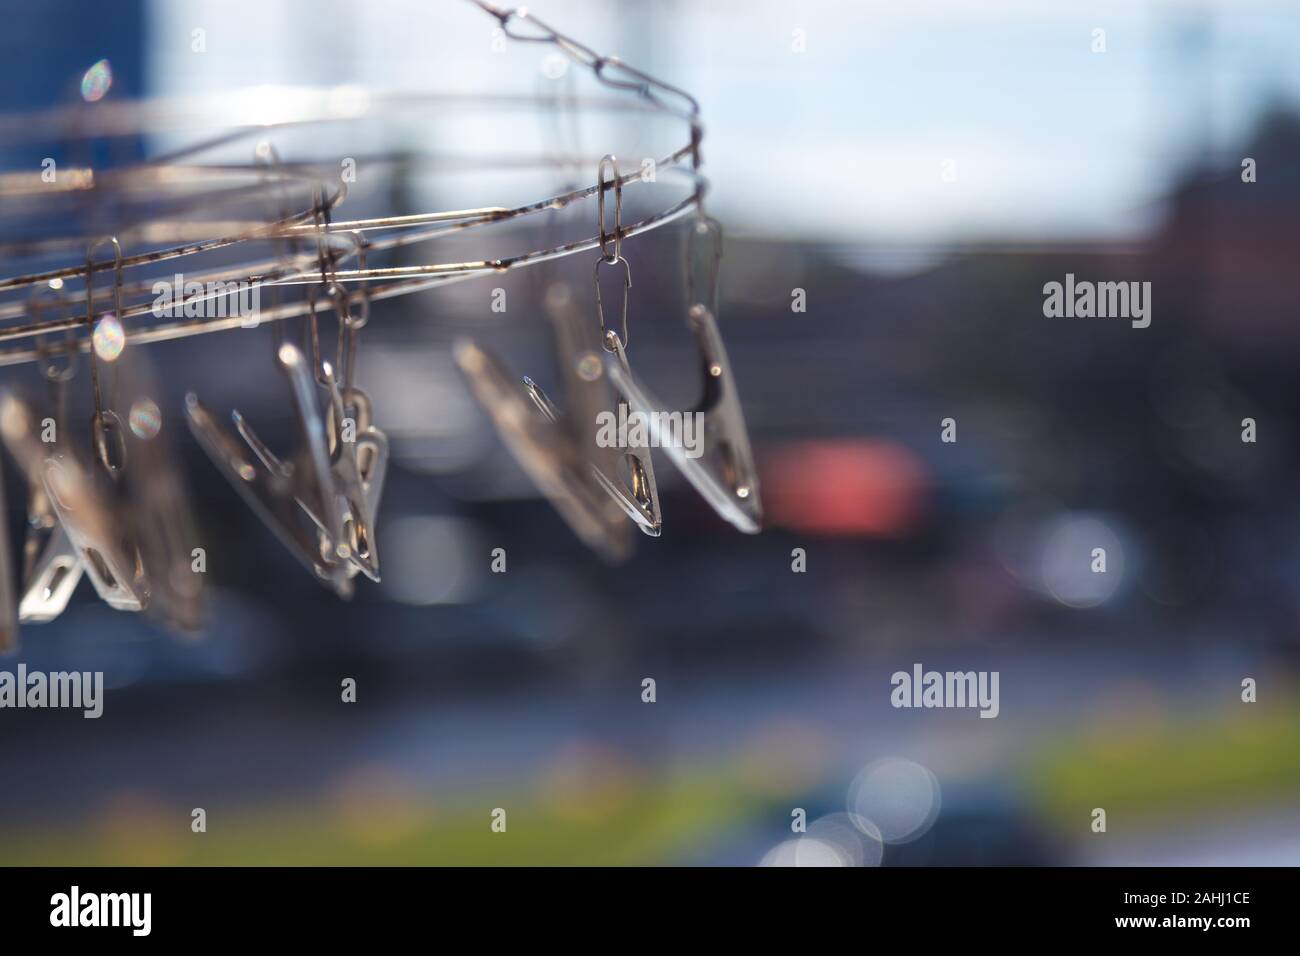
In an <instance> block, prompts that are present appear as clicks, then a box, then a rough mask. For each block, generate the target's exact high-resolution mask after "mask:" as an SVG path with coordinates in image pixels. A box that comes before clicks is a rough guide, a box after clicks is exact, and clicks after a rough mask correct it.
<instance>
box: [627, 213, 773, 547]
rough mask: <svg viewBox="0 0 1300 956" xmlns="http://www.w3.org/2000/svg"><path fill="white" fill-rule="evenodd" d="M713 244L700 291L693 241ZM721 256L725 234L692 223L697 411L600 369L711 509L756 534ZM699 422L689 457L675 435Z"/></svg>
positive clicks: (755, 502) (752, 472) (713, 225)
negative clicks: (696, 445) (724, 330)
mask: <svg viewBox="0 0 1300 956" xmlns="http://www.w3.org/2000/svg"><path fill="white" fill-rule="evenodd" d="M705 237H709V238H711V239H712V241H713V252H712V255H711V256H710V257H709V258H708V259H707V260H706V262H707V267H708V273H707V274H708V281H707V283H706V288H707V291H706V292H703V293H700V292H699V286H697V284H696V282H695V269H696V267H697V265H698V262H697V259H696V256H695V253H696V251H697V250H696V242H697V241H698V240H699V239H702V238H705ZM721 259H722V229H721V227H720V226H719V225H718V223H717V222H716V221H715V220H713V219H709V218H703V217H702V218H700V219H699V220H697V222H696V224H695V226H694V228H693V229H692V232H691V234H690V237H689V239H688V242H687V266H686V268H687V298H688V300H689V302H690V305H689V308H688V309H687V313H686V319H687V325H689V326H690V328H691V331H692V332H694V334H695V342H696V347H697V349H698V352H699V356H700V360H701V365H702V370H703V377H704V394H703V397H702V398H701V400H700V402H699V403H698V404H697V405H696V406H695V408H694V409H692V410H691V411H688V412H685V413H680V412H679V413H669V412H668V411H667V410H666V406H665V405H664V403H663V402H661V401H659V400H658V399H657V398H656V397H655V396H654V395H653V394H652V393H651V392H650V391H649V390H648V389H647V388H646V387H645V386H644V385H642V384H641V383H640V382H639V381H637V379H636V377H635V376H634V375H633V374H632V373H631V372H630V370H628V369H627V367H626V366H625V365H621V364H620V363H618V362H614V361H610V359H609V357H607V358H606V362H605V367H606V368H607V369H608V371H609V377H610V380H611V381H612V382H613V383H614V386H615V388H617V389H618V391H619V392H620V393H621V394H622V396H623V397H624V398H625V399H626V400H627V402H628V404H629V405H630V406H631V407H632V408H633V410H635V411H637V412H639V413H641V414H642V415H645V416H647V417H648V421H649V425H650V429H651V434H652V435H653V437H654V441H655V444H658V445H659V446H660V447H661V448H663V449H664V450H665V451H666V452H667V453H668V456H669V457H670V458H671V459H672V460H673V463H674V464H676V465H677V467H678V469H679V470H680V471H681V473H682V474H683V475H684V476H685V477H686V479H687V480H688V481H690V483H691V484H692V485H693V486H694V487H695V490H696V491H698V492H699V493H700V494H701V495H702V496H703V497H704V500H705V501H707V502H708V503H709V504H710V505H711V506H712V507H713V509H714V510H715V511H716V512H717V513H718V514H719V515H721V516H722V517H723V518H726V519H727V520H728V521H730V522H731V523H732V524H733V525H735V526H736V527H737V528H738V529H740V530H741V531H744V532H745V533H747V534H757V533H758V531H759V529H760V527H761V525H762V520H763V512H762V505H761V504H760V502H759V495H758V471H757V469H756V468H755V467H754V458H753V453H752V452H751V451H750V445H749V432H748V430H747V429H746V428H745V417H744V413H743V412H742V411H741V407H740V399H739V397H738V395H737V392H736V386H735V379H734V378H733V377H732V374H731V364H730V363H729V362H728V361H727V351H726V349H725V348H724V347H723V344H722V336H721V335H720V334H719V332H718V321H717V296H718V292H717V289H718V265H719V263H720V262H721ZM684 414H685V415H689V414H699V415H701V416H702V417H703V419H702V420H703V454H702V455H701V456H700V457H698V458H691V457H689V456H688V455H687V454H686V447H685V445H686V443H685V442H684V441H682V440H681V437H682V436H680V435H677V434H674V433H673V432H674V429H675V428H676V427H677V426H676V424H675V423H677V422H680V421H682V415H684Z"/></svg>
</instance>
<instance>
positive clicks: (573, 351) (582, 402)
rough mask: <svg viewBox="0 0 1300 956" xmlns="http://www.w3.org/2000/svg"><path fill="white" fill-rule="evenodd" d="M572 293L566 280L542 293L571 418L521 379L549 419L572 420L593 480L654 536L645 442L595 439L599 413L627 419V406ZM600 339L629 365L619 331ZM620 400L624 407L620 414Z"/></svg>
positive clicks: (658, 519)
mask: <svg viewBox="0 0 1300 956" xmlns="http://www.w3.org/2000/svg"><path fill="white" fill-rule="evenodd" d="M624 264H625V265H626V262H625V263H624ZM573 298H574V297H573V293H572V291H571V290H570V289H569V287H568V286H567V285H557V286H553V287H552V289H551V290H550V291H549V292H548V294H547V296H546V309H547V314H548V315H549V317H550V319H551V322H552V325H553V327H554V329H555V341H556V354H557V355H558V356H559V359H560V365H561V367H562V368H565V369H566V371H571V374H566V375H565V376H564V386H565V406H566V408H567V411H568V415H569V416H570V418H568V419H566V418H565V416H564V413H562V412H561V410H560V409H559V408H558V407H557V406H556V404H555V403H554V402H552V401H551V399H550V398H549V397H548V396H547V394H546V393H545V392H544V391H543V390H542V388H541V387H540V386H539V385H538V384H537V383H536V382H534V381H533V380H532V379H530V378H525V379H524V391H525V392H526V393H527V395H528V397H529V398H531V399H532V400H533V404H534V405H536V406H537V408H538V409H539V410H540V411H541V412H542V414H543V415H545V416H546V417H547V418H548V419H550V420H551V421H552V422H555V423H557V424H564V423H565V422H571V423H572V425H573V428H572V429H571V431H570V434H571V435H572V440H573V441H575V442H577V443H579V444H580V446H581V447H582V449H583V451H584V452H585V455H586V457H587V459H588V463H589V467H590V471H591V475H592V477H593V478H594V479H595V480H596V483H597V484H598V485H599V486H600V487H601V488H602V489H604V491H605V493H606V494H607V495H609V497H610V498H611V499H612V500H613V501H614V503H615V504H617V505H618V506H619V508H620V509H621V510H622V511H623V513H624V514H625V515H627V517H629V518H631V519H632V521H634V522H635V523H636V525H637V527H638V528H640V529H641V531H642V532H644V533H645V534H648V535H650V536H652V537H658V536H659V534H660V533H661V532H662V530H663V518H662V515H661V513H660V510H659V492H658V489H657V487H656V485H655V475H654V463H653V462H652V461H651V460H650V449H649V447H647V446H643V445H638V446H629V447H627V448H620V447H618V446H617V445H605V446H602V445H601V443H599V442H597V441H596V440H595V436H596V429H597V421H598V417H597V416H598V415H601V414H608V413H609V412H610V409H611V407H613V408H614V409H615V411H614V421H615V422H625V421H627V418H628V415H627V412H628V411H629V409H628V408H627V406H626V404H625V403H623V402H622V401H621V400H619V401H617V402H616V401H615V398H614V395H613V392H612V391H611V389H610V387H609V383H608V381H607V379H606V374H605V369H604V364H603V363H602V360H601V358H600V356H599V354H598V352H597V351H596V344H595V342H594V341H592V338H591V335H590V325H589V323H588V322H587V321H585V320H584V319H583V317H582V315H581V313H580V312H579V311H578V310H577V309H576V308H575V307H574V302H573ZM597 301H599V292H597ZM602 326H603V322H602ZM602 340H603V341H602V345H603V346H604V348H606V349H608V350H610V352H611V353H612V354H613V355H614V356H615V358H616V360H617V361H619V362H620V363H621V364H622V365H623V366H624V367H627V355H626V353H625V352H624V349H623V343H622V341H621V340H620V339H619V337H618V335H617V334H615V333H614V332H613V331H612V330H607V331H606V332H605V333H604V335H603V336H602ZM568 366H572V369H571V370H569V369H568V368H567V367H568ZM618 405H623V406H624V407H623V409H622V411H621V414H620V411H619V410H618V408H617V406H618ZM625 474H626V477H625Z"/></svg>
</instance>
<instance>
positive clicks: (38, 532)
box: [0, 296, 83, 623]
mask: <svg viewBox="0 0 1300 956" xmlns="http://www.w3.org/2000/svg"><path fill="white" fill-rule="evenodd" d="M29 308H30V310H31V313H32V318H33V320H35V319H36V318H37V310H38V304H37V301H36V296H33V297H32V302H31V303H30V306H29ZM37 347H38V349H39V351H40V370H41V377H42V378H43V379H44V380H45V383H46V385H47V387H48V388H49V392H50V405H51V415H52V418H51V421H50V424H51V425H52V426H53V430H52V434H50V435H49V436H48V437H49V438H50V439H51V441H50V442H48V443H46V447H45V448H44V449H42V451H43V453H44V454H58V449H59V447H60V445H59V436H60V434H61V432H62V430H63V427H64V422H65V421H66V415H65V409H66V405H67V388H68V383H69V382H70V381H71V380H72V378H73V376H75V375H76V372H77V361H78V355H79V350H78V348H77V342H76V339H75V337H73V336H72V334H71V333H69V334H68V337H67V339H66V341H65V344H64V354H65V362H64V363H63V364H62V365H59V364H57V363H56V362H54V361H53V360H52V359H51V358H50V355H49V353H48V351H47V350H46V348H45V346H44V343H43V342H41V341H39V340H38V343H37ZM0 414H3V415H4V416H5V421H9V422H11V423H12V424H17V425H18V426H19V428H20V429H21V430H22V431H23V432H24V433H25V432H26V431H27V430H28V429H29V428H30V427H31V426H30V425H29V423H30V422H32V421H34V416H33V415H32V414H31V413H30V411H28V410H27V409H26V406H21V407H15V408H14V409H13V411H12V412H0ZM10 433H11V428H10V427H9V426H6V425H3V424H0V436H4V438H5V441H6V443H7V444H9V449H10V453H11V454H12V455H13V456H14V457H15V458H16V459H19V462H20V465H21V467H22V468H23V471H24V473H25V474H26V475H27V482H28V492H27V533H26V538H25V540H24V542H23V576H22V588H21V595H20V598H19V602H18V619H19V620H20V621H22V622H24V623H28V622H30V623H45V622H47V621H52V620H54V619H55V618H56V617H58V616H59V615H60V614H62V613H63V611H64V609H65V608H67V606H68V601H69V600H71V598H72V594H73V592H74V591H75V590H76V589H77V584H78V583H80V581H81V576H82V573H83V569H82V565H81V559H80V557H79V556H78V554H77V550H76V549H75V548H74V547H73V546H72V542H71V541H69V540H68V534H67V532H66V531H64V530H63V525H61V524H60V523H59V520H58V518H57V517H56V516H55V514H54V507H53V506H52V505H51V504H50V496H49V495H48V494H46V492H45V481H44V479H43V477H42V474H41V473H42V471H43V467H42V463H43V460H44V455H42V454H37V453H34V452H33V453H29V454H27V456H26V457H27V460H23V459H21V458H20V457H19V454H20V447H16V446H15V445H14V444H13V443H12V442H11V441H10V438H9V436H10ZM43 437H44V436H43ZM18 441H19V442H20V443H21V439H18Z"/></svg>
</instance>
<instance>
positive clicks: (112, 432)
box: [86, 236, 126, 476]
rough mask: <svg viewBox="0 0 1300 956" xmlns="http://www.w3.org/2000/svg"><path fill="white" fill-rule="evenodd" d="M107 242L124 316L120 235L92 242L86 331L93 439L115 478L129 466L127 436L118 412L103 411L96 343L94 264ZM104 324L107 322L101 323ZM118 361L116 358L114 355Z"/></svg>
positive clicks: (116, 312)
mask: <svg viewBox="0 0 1300 956" xmlns="http://www.w3.org/2000/svg"><path fill="white" fill-rule="evenodd" d="M105 242H111V243H112V244H113V312H112V315H113V319H114V321H115V322H120V321H121V320H120V318H119V316H121V314H122V286H123V276H122V272H123V269H122V244H121V243H120V242H118V240H117V236H110V237H109V238H107V239H99V240H96V241H95V242H92V243H91V244H90V246H89V247H88V248H87V249H86V329H87V331H88V332H89V333H90V336H91V347H90V382H91V393H92V395H93V396H94V401H95V413H94V415H93V416H92V417H91V420H90V430H91V437H92V440H93V441H94V446H95V454H96V456H97V457H98V458H99V462H100V464H101V465H103V466H104V469H105V470H106V471H107V472H108V473H109V474H110V475H114V476H116V475H117V474H118V473H119V472H120V471H121V470H122V469H123V468H125V467H126V435H125V434H124V432H123V430H122V420H121V419H120V418H119V417H118V416H117V413H116V412H113V411H111V410H107V409H105V408H104V400H103V393H102V391H101V389H100V383H99V360H98V352H99V349H98V348H96V342H95V332H96V328H95V261H94V253H95V250H96V249H97V248H99V247H100V246H101V245H103V244H104V243H105ZM100 321H101V322H102V321H104V319H101V320H100ZM113 357H114V358H116V355H114V356H113ZM110 436H112V437H113V438H114V439H115V440H114V442H113V446H114V448H115V449H116V452H117V454H116V456H115V455H114V454H113V453H112V451H111V450H110V446H109V437H110Z"/></svg>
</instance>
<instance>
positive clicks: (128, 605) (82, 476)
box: [28, 237, 150, 611]
mask: <svg viewBox="0 0 1300 956" xmlns="http://www.w3.org/2000/svg"><path fill="white" fill-rule="evenodd" d="M104 242H111V243H112V245H113V255H114V270H113V273H114V280H113V309H114V312H113V314H114V316H120V315H121V314H122V282H123V280H122V246H121V244H120V243H119V242H118V241H117V238H116V237H113V238H110V239H106V240H101V241H100V242H95V243H92V244H91V245H90V247H89V248H88V249H87V250H86V329H87V331H88V332H90V333H93V332H94V330H95V294H94V273H95V270H94V258H93V255H94V251H95V249H96V248H97V247H98V246H99V245H102V244H103V243H104ZM101 321H102V320H101ZM89 364H90V379H91V389H92V393H93V396H94V401H95V411H94V414H93V415H92V417H91V437H92V440H93V445H94V453H95V466H96V470H97V472H98V474H95V473H92V472H91V471H88V470H87V469H85V468H83V467H82V466H81V464H80V463H79V462H78V461H77V460H76V458H75V457H73V456H72V455H62V456H51V455H46V456H45V457H44V461H43V462H42V464H41V466H40V468H41V478H42V480H43V481H44V484H45V493H46V494H47V495H48V496H49V501H50V506H51V507H52V509H53V510H54V515H55V517H56V518H57V519H58V521H59V524H60V525H62V526H63V530H64V532H65V533H66V534H67V536H68V540H69V542H70V543H71V545H72V547H73V548H74V549H75V550H76V551H77V553H78V554H79V555H80V558H81V563H82V566H83V567H84V568H85V572H86V574H87V576H88V577H89V578H90V581H91V583H92V584H93V585H94V586H95V590H96V591H97V592H98V594H99V596H100V598H101V599H103V600H104V601H105V603H107V604H108V605H109V606H110V607H113V608H115V609H117V610H119V611H141V610H144V609H145V608H146V607H148V605H149V597H150V587H149V579H148V574H147V573H146V571H145V568H144V564H143V562H142V561H141V559H140V553H139V551H138V549H137V548H136V546H135V543H134V540H133V532H132V528H131V526H130V522H129V521H128V520H126V516H125V515H124V514H123V510H122V509H119V508H118V507H117V506H116V504H117V503H116V502H115V500H114V494H113V491H112V486H113V485H114V484H115V483H116V482H117V481H118V480H119V479H120V478H121V474H122V471H123V469H124V468H125V467H126V454H127V445H126V437H125V434H124V430H123V425H122V420H121V419H120V418H119V417H118V416H117V414H116V413H115V412H113V411H111V410H108V409H105V408H104V406H103V397H102V393H101V389H100V382H99V367H98V361H97V358H96V349H95V348H92V349H91V350H90V362H89ZM28 437H29V438H30V440H31V441H33V442H34V441H36V438H35V435H34V434H29V436H28ZM106 482H107V485H108V487H106V486H105V483H106Z"/></svg>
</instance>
